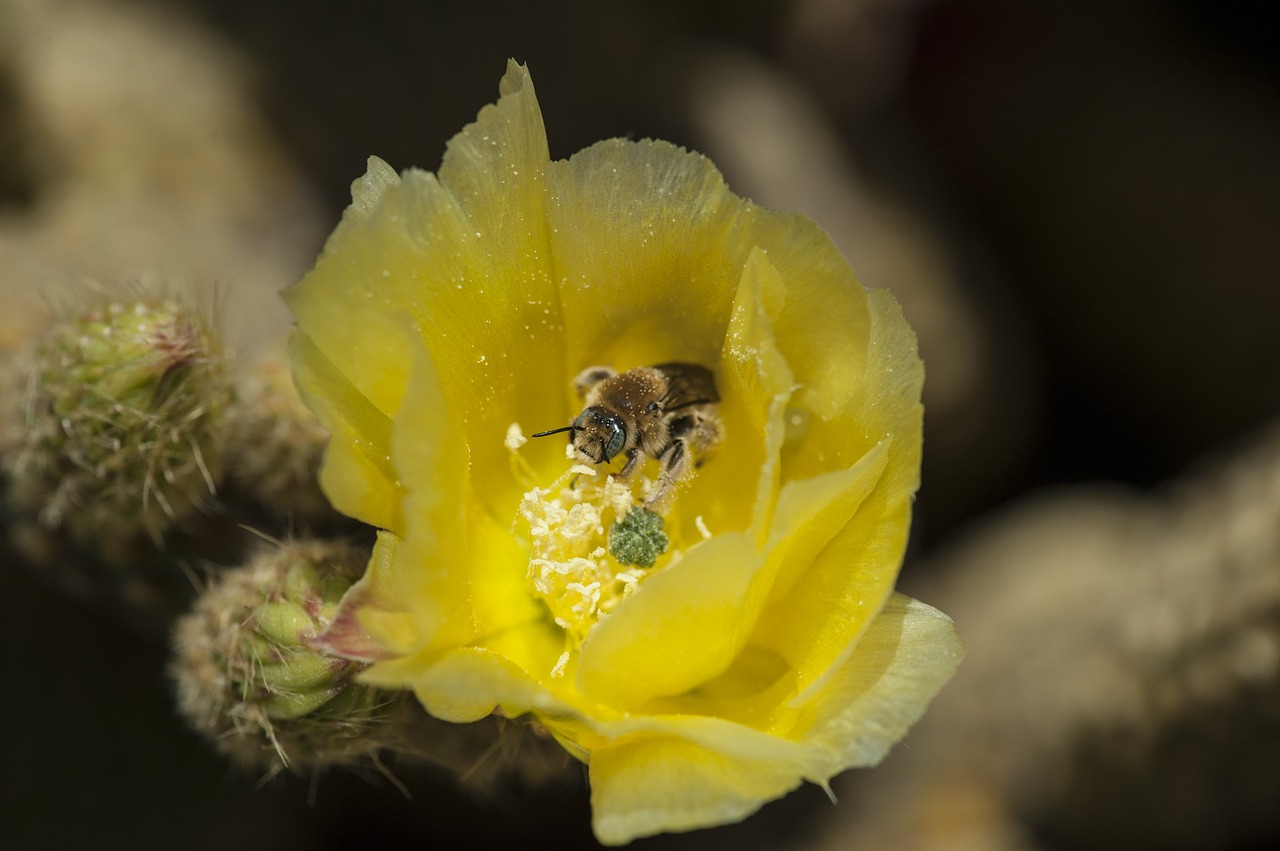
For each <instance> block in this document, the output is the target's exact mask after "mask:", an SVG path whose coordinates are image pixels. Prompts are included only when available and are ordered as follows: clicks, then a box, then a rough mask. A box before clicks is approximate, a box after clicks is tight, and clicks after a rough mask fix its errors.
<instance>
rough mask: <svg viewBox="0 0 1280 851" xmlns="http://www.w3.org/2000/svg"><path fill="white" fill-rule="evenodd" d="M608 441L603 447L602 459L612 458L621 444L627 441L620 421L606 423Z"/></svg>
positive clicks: (620, 448)
mask: <svg viewBox="0 0 1280 851" xmlns="http://www.w3.org/2000/svg"><path fill="white" fill-rule="evenodd" d="M608 434H609V442H608V443H606V444H605V447H604V460H606V461H609V460H612V459H613V457H614V456H615V455H617V454H618V453H619V452H621V451H622V445H623V444H624V443H626V441H627V430H626V429H625V428H623V427H622V423H619V422H611V423H609V424H608Z"/></svg>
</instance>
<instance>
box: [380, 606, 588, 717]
mask: <svg viewBox="0 0 1280 851" xmlns="http://www.w3.org/2000/svg"><path fill="white" fill-rule="evenodd" d="M563 651H564V638H563V635H562V634H561V633H560V631H559V630H557V629H554V628H551V627H549V626H548V625H547V624H545V623H538V622H535V623H530V624H525V625H524V626H522V627H514V628H512V629H510V630H508V631H507V632H506V633H504V634H502V635H501V636H494V637H492V639H491V641H490V642H487V643H486V644H485V645H482V646H475V647H462V648H456V649H453V650H448V651H444V652H431V651H428V652H424V653H419V654H417V655H412V656H405V657H402V658H399V659H392V660H389V661H385V662H379V663H377V664H375V665H374V666H373V667H371V668H369V669H368V670H367V671H366V672H365V674H364V675H363V679H365V681H367V682H369V683H372V684H374V685H380V686H384V687H387V688H412V689H413V690H414V692H415V693H416V694H417V696H418V699H419V700H420V701H421V702H422V704H423V706H425V707H426V709H427V711H428V712H430V713H431V714H432V715H434V716H436V717H437V718H442V719H444V720H446V721H456V722H459V723H464V722H469V721H476V720H479V719H480V718H483V717H484V716H486V715H488V714H489V713H490V712H492V711H493V710H494V708H495V707H498V706H501V707H502V708H503V709H504V710H505V711H506V712H507V714H509V715H518V714H520V713H524V712H539V713H546V714H548V715H550V716H552V717H558V716H572V715H576V714H577V712H578V710H577V709H574V708H573V707H571V706H570V705H569V704H568V703H566V702H565V701H563V700H562V699H560V698H559V697H557V696H556V695H554V694H553V693H552V691H551V690H550V689H549V688H547V687H546V684H545V683H544V682H540V681H539V679H540V678H539V677H538V676H535V675H534V674H532V673H530V669H534V670H542V671H545V672H546V673H547V674H550V671H551V669H552V668H553V667H554V665H555V661H556V659H557V657H558V656H559V654H560V653H562V652H563Z"/></svg>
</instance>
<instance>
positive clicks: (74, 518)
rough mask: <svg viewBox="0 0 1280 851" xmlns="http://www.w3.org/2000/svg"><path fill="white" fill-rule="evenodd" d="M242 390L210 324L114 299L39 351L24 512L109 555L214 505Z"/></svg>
mask: <svg viewBox="0 0 1280 851" xmlns="http://www.w3.org/2000/svg"><path fill="white" fill-rule="evenodd" d="M229 395H230V390H229V385H228V383H227V378H226V374H225V370H224V369H223V365H222V362H221V360H220V359H219V358H218V357H217V356H216V355H215V353H214V351H213V342H212V334H211V331H210V329H209V326H208V323H207V322H206V321H205V320H204V319H203V317H201V316H200V315H199V314H198V312H196V311H193V310H190V309H185V308H183V307H181V306H179V305H178V304H177V303H175V302H173V301H168V300H151V301H147V300H144V301H138V302H133V303H122V302H113V303H110V304H107V305H105V306H103V307H100V308H98V309H95V310H92V311H90V312H88V313H86V314H84V315H83V316H81V317H80V318H78V319H76V320H73V321H70V322H65V323H62V324H60V325H59V326H57V327H55V328H54V329H53V330H52V331H51V332H50V333H49V334H48V335H47V337H46V338H45V339H44V341H43V342H42V343H41V344H40V346H39V347H38V348H37V350H36V352H35V364H34V368H33V375H32V378H31V386H30V388H29V391H28V399H27V405H26V430H25V440H24V443H23V445H22V446H21V447H20V449H19V451H18V455H17V460H16V463H15V465H14V471H13V481H12V492H13V499H14V502H15V504H16V506H17V507H18V509H19V510H20V511H23V512H26V513H28V514H31V515H34V516H36V517H37V518H38V520H39V522H40V524H41V525H42V526H44V527H45V528H48V529H65V530H67V531H68V532H70V534H71V536H72V537H73V539H74V540H75V541H76V542H77V543H78V544H79V545H81V546H84V547H86V548H89V549H92V550H95V551H97V552H99V554H101V555H103V556H104V557H106V558H107V559H108V560H115V559H113V558H112V553H113V550H114V549H116V546H115V545H117V544H123V543H124V542H127V541H129V540H130V539H131V538H133V537H136V536H137V535H138V534H139V533H146V534H147V535H149V536H150V537H151V539H152V540H153V541H156V542H158V541H159V540H160V539H161V537H162V536H163V535H164V533H165V532H166V531H168V529H169V528H170V527H171V526H173V524H175V523H176V522H178V521H181V520H182V519H183V518H184V517H186V516H188V515H190V514H191V513H192V512H193V511H194V510H197V509H200V508H202V507H205V506H206V505H207V504H209V503H210V502H211V501H212V499H213V495H214V489H215V486H216V483H217V481H218V477H219V475H220V471H221V465H222V437H221V435H220V431H221V428H220V424H219V416H220V414H221V413H222V411H223V409H224V408H225V406H226V402H227V399H228V397H229Z"/></svg>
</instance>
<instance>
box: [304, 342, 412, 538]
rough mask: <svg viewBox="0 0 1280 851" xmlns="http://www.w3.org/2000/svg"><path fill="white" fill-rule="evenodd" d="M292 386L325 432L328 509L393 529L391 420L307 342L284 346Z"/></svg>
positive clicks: (395, 493) (323, 478) (395, 496)
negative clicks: (334, 509)
mask: <svg viewBox="0 0 1280 851" xmlns="http://www.w3.org/2000/svg"><path fill="white" fill-rule="evenodd" d="M289 351H290V357H291V358H292V360H293V365H294V366H293V369H294V381H295V382H296V383H297V385H298V390H299V391H300V392H301V394H302V397H303V398H304V399H305V400H306V402H307V405H308V406H309V407H310V408H311V410H312V411H314V412H315V414H316V417H317V418H318V419H319V420H320V422H321V424H323V425H324V427H325V428H326V429H328V430H329V444H328V447H327V449H326V450H325V456H324V464H323V466H322V467H321V469H320V486H321V488H322V489H323V490H324V493H325V495H326V496H328V498H329V501H330V502H331V503H333V507H334V508H336V509H338V510H339V511H341V512H342V513H344V514H347V515H349V516H351V517H355V518H358V519H360V520H363V521H364V522H366V523H369V524H372V525H374V526H379V527H382V528H384V529H398V528H400V523H399V522H398V519H397V518H398V516H399V512H400V505H399V500H400V493H399V490H398V488H397V486H396V476H395V472H394V471H393V470H392V469H391V455H390V447H391V418H390V417H388V416H387V415H386V413H384V412H383V411H380V410H378V409H377V408H376V407H375V406H374V405H373V404H372V403H371V402H369V400H368V398H367V397H366V396H365V395H364V394H363V393H361V392H360V391H359V390H358V389H357V388H356V387H355V385H353V384H352V383H351V382H350V381H349V380H348V379H347V377H346V376H345V375H343V374H342V373H341V372H340V371H339V370H338V369H337V368H336V367H335V366H334V365H333V363H332V362H331V361H330V360H329V359H328V358H327V357H325V355H324V353H323V352H321V351H320V350H319V349H318V348H317V347H316V345H315V343H313V342H312V340H311V338H310V337H308V336H306V335H304V334H302V333H295V334H294V335H293V337H292V339H291V340H290V341H289Z"/></svg>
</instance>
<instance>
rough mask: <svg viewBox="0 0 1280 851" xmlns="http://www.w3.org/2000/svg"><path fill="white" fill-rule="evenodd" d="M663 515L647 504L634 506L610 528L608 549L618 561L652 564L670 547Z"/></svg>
mask: <svg viewBox="0 0 1280 851" xmlns="http://www.w3.org/2000/svg"><path fill="white" fill-rule="evenodd" d="M668 543H669V541H668V540H667V535H666V533H665V532H663V531H662V517H661V516H660V515H658V514H655V513H654V512H652V511H650V510H648V509H647V508H633V509H631V510H630V511H628V512H627V516H626V517H623V518H622V519H621V520H619V521H618V522H617V523H614V524H613V527H612V528H611V529H609V552H610V553H612V554H613V557H614V558H616V559H617V560H618V563H619V564H626V565H636V566H637V567H653V563H654V562H655V561H657V560H658V556H660V555H662V554H663V553H664V552H666V551H667V544H668Z"/></svg>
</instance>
